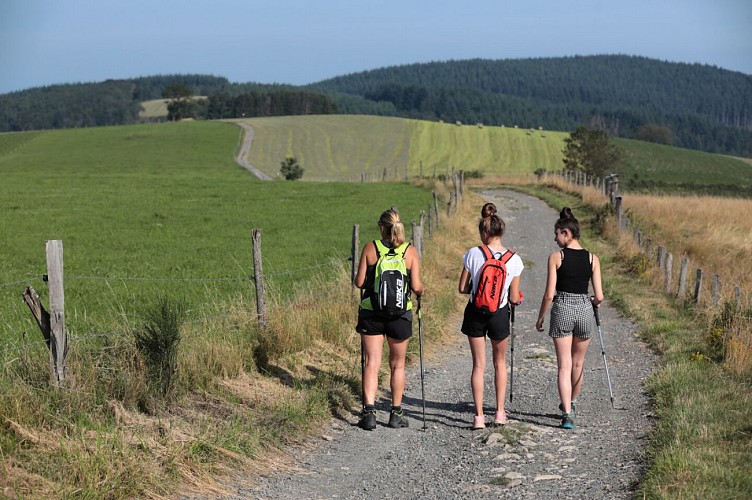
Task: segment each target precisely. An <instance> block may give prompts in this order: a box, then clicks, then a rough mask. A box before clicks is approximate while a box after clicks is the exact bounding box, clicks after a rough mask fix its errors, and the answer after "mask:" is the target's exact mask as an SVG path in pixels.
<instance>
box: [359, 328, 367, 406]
mask: <svg viewBox="0 0 752 500" xmlns="http://www.w3.org/2000/svg"><path fill="white" fill-rule="evenodd" d="M360 402H361V403H362V405H363V408H362V410H363V411H365V409H366V353H365V351H364V349H363V336H362V335H361V336H360Z"/></svg>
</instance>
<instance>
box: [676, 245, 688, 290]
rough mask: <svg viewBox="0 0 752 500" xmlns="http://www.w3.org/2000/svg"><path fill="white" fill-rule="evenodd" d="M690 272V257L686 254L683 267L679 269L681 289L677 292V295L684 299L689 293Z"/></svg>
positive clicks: (682, 262) (682, 263)
mask: <svg viewBox="0 0 752 500" xmlns="http://www.w3.org/2000/svg"><path fill="white" fill-rule="evenodd" d="M688 273H689V257H687V256H686V255H685V256H684V257H683V258H682V261H681V268H680V270H679V290H678V291H677V292H676V297H677V298H679V299H684V295H685V294H686V293H687V274H688Z"/></svg>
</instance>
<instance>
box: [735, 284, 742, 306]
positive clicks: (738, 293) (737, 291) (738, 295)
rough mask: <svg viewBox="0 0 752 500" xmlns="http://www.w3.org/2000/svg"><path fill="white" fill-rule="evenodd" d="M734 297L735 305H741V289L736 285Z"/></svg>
mask: <svg viewBox="0 0 752 500" xmlns="http://www.w3.org/2000/svg"><path fill="white" fill-rule="evenodd" d="M734 299H735V300H736V305H737V306H741V305H742V289H741V288H739V287H738V286H735V287H734Z"/></svg>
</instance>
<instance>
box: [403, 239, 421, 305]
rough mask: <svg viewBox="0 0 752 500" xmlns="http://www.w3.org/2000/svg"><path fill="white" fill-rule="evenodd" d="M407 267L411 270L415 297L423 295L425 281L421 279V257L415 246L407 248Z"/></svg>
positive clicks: (412, 288)
mask: <svg viewBox="0 0 752 500" xmlns="http://www.w3.org/2000/svg"><path fill="white" fill-rule="evenodd" d="M405 265H406V266H407V268H408V269H409V270H410V289H411V290H412V291H413V293H414V294H415V295H418V296H420V295H423V292H424V291H425V289H424V288H423V281H421V279H420V257H419V256H418V251H417V250H416V249H415V247H414V246H412V245H410V246H409V247H407V254H405Z"/></svg>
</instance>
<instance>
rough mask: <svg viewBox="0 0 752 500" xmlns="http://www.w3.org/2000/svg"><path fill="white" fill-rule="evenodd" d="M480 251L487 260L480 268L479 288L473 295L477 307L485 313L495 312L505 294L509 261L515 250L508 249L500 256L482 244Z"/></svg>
mask: <svg viewBox="0 0 752 500" xmlns="http://www.w3.org/2000/svg"><path fill="white" fill-rule="evenodd" d="M478 248H480V251H481V252H483V257H485V259H486V261H485V262H484V263H483V266H482V267H481V268H480V274H479V276H478V289H477V290H476V291H475V295H473V304H474V305H475V308H476V309H477V310H479V311H480V312H482V313H485V314H494V313H495V312H496V311H498V310H499V306H500V305H501V298H502V297H503V296H504V283H505V282H506V279H507V266H506V264H507V262H509V259H511V258H512V256H513V255H514V251H513V250H507V251H506V252H504V253H503V254H502V255H501V257H500V258H498V259H497V258H496V257H495V256H494V252H493V251H492V250H491V249H490V248H488V246H487V245H481V246H479V247H478Z"/></svg>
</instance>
